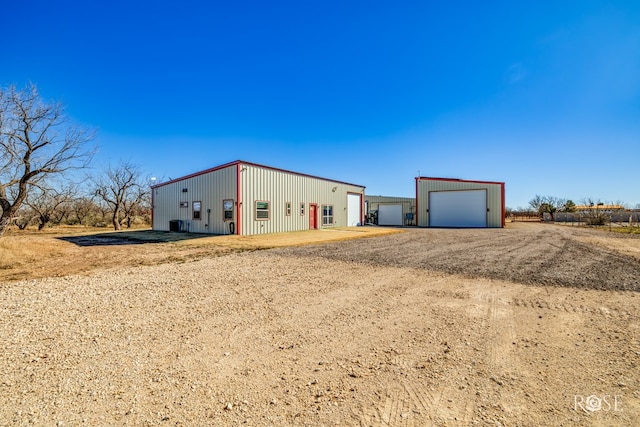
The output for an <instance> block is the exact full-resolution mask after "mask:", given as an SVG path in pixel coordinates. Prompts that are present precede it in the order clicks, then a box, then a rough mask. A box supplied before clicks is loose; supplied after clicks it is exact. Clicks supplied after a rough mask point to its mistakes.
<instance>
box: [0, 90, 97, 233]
mask: <svg viewBox="0 0 640 427" xmlns="http://www.w3.org/2000/svg"><path fill="white" fill-rule="evenodd" d="M93 139H94V133H93V132H92V131H89V130H86V129H83V128H80V127H77V126H74V125H72V124H70V123H69V122H68V121H67V119H66V117H65V115H64V109H63V106H62V104H60V103H52V104H47V103H44V102H43V101H42V100H41V99H40V96H39V95H38V91H37V89H36V87H35V86H34V85H30V86H28V87H26V88H25V89H23V90H17V89H16V88H15V87H14V86H11V87H9V88H8V89H4V88H0V209H1V210H2V214H1V215H0V237H1V236H3V235H4V233H5V231H6V230H7V227H8V226H9V224H11V222H12V220H13V218H14V217H15V215H16V213H17V212H18V210H19V209H20V206H21V205H22V204H23V203H24V201H25V199H26V197H27V195H28V194H29V191H30V190H31V189H32V188H33V186H34V185H41V184H43V183H44V182H45V181H46V180H47V179H48V178H50V177H52V176H57V175H60V174H63V173H64V172H66V171H68V170H70V169H77V168H84V167H86V166H87V165H88V163H89V161H90V160H91V158H92V155H93V147H92V146H91V147H89V145H90V144H91V143H92V141H93Z"/></svg>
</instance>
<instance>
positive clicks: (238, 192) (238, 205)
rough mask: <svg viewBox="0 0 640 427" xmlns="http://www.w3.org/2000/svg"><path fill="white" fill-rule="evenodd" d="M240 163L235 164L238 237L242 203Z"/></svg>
mask: <svg viewBox="0 0 640 427" xmlns="http://www.w3.org/2000/svg"><path fill="white" fill-rule="evenodd" d="M240 184H241V182H240V162H238V163H236V223H237V224H236V234H237V235H238V236H239V235H240V234H241V231H240V230H241V227H240V225H241V224H240V218H241V217H242V215H241V211H240V209H241V207H242V203H241V202H240Z"/></svg>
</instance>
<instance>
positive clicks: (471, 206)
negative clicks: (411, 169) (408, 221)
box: [416, 177, 505, 228]
mask: <svg viewBox="0 0 640 427" xmlns="http://www.w3.org/2000/svg"><path fill="white" fill-rule="evenodd" d="M504 213H505V201H504V182H493V181H467V180H462V179H450V178H427V177H418V178H416V215H417V224H418V226H419V227H452V228H458V227H459V228H484V227H490V228H499V227H504V225H505V218H504Z"/></svg>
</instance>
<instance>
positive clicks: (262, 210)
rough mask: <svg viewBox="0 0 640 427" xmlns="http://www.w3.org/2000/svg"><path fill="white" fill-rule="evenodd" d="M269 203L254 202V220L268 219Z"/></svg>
mask: <svg viewBox="0 0 640 427" xmlns="http://www.w3.org/2000/svg"><path fill="white" fill-rule="evenodd" d="M270 203H271V202H265V201H259V202H258V201H256V220H262V221H264V220H268V219H269V205H270Z"/></svg>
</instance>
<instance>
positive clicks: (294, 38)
mask: <svg viewBox="0 0 640 427" xmlns="http://www.w3.org/2000/svg"><path fill="white" fill-rule="evenodd" d="M440 3H441V4H437V3H436V2H427V1H405V2H393V3H391V2H387V3H386V4H385V3H383V2H364V1H359V0H357V1H349V2H344V1H332V0H325V1H288V2H286V1H278V0H274V1H269V2H263V1H236V2H218V1H211V2H208V1H189V0H184V1H181V2H166V1H161V0H160V1H153V2H145V1H139V2H135V1H127V2H124V1H117V0H116V1H110V2H70V1H56V2H52V1H46V2H45V1H39V0H38V1H30V2H8V3H7V4H5V5H4V6H3V18H2V25H0V39H1V40H3V43H2V46H3V47H2V50H1V51H0V85H3V86H6V85H10V84H15V85H17V86H19V87H22V86H25V85H26V84H28V83H29V82H33V83H35V84H36V85H37V86H38V88H39V90H40V93H41V95H42V96H43V98H45V99H47V100H60V101H62V102H63V103H64V104H65V105H66V107H67V110H66V111H67V114H68V115H69V116H70V117H71V118H72V119H73V120H75V121H77V122H79V123H81V124H83V125H86V126H89V127H94V128H96V129H97V132H98V134H97V135H98V143H99V146H100V151H99V153H98V155H97V156H96V158H95V162H94V165H95V167H96V168H97V169H100V168H104V167H106V165H108V164H112V165H115V164H117V163H118V162H119V161H120V160H126V161H132V162H134V163H137V164H139V165H140V166H141V168H142V169H143V170H144V171H145V172H146V173H148V174H149V175H153V176H156V177H158V179H168V178H176V177H179V176H182V175H186V174H189V173H192V172H196V171H199V170H202V169H206V168H209V167H213V166H217V165H219V164H223V163H226V162H229V161H233V160H237V159H241V160H246V161H250V162H255V163H261V164H265V165H269V166H274V167H279V168H284V169H290V170H294V171H298V172H303V173H308V174H313V175H319V176H322V177H326V178H332V179H337V180H341V181H347V182H352V183H355V184H360V185H365V186H366V187H367V193H368V194H372V195H374V194H375V195H379V194H382V195H393V196H405V197H412V196H414V195H415V194H414V192H415V184H414V177H415V176H417V175H418V174H420V175H422V176H432V177H455V178H462V179H477V180H490V181H504V182H506V197H507V200H506V203H507V206H509V207H513V208H516V207H518V206H526V205H527V203H528V201H529V200H530V199H531V198H532V197H533V196H534V195H536V194H541V195H553V196H557V197H564V198H570V199H573V200H575V201H576V202H578V201H580V200H582V199H584V198H586V197H591V198H595V199H600V200H602V201H612V202H615V201H623V202H626V203H628V204H630V205H635V204H637V203H640V172H639V171H640V168H639V167H638V163H639V161H640V2H636V1H626V2H621V1H602V2H597V1H588V0H583V1H544V0H542V1H535V2H534V1H530V2H514V1H499V2H491V1H488V2H471V1H469V2H464V1H449V2H440Z"/></svg>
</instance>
